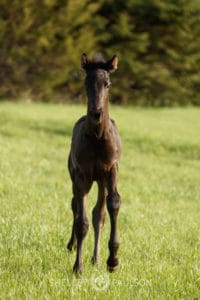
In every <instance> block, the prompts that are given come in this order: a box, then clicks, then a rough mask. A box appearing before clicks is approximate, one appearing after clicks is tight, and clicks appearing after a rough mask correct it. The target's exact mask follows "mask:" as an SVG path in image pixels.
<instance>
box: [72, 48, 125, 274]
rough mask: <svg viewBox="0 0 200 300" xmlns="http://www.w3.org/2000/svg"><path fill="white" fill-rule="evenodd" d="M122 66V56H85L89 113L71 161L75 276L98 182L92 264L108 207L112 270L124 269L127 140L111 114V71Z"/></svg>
mask: <svg viewBox="0 0 200 300" xmlns="http://www.w3.org/2000/svg"><path fill="white" fill-rule="evenodd" d="M117 65H118V58H117V56H113V58H112V59H111V60H109V61H107V62H105V61H103V60H101V61H89V60H88V59H87V56H86V54H82V56H81V66H82V68H83V69H84V70H85V72H86V80H85V86H86V91H87V98H88V104H87V115H86V116H83V117H82V118H80V119H79V120H78V121H77V123H76V124H75V126H74V129H73V136H72V143H71V150H70V154H69V159H68V168H69V173H70V176H71V180H72V189H73V198H72V211H73V216H74V221H73V226H72V234H71V238H70V240H69V243H68V245H67V248H68V249H69V250H70V251H71V250H72V248H73V247H76V246H77V253H76V261H75V263H74V267H73V271H74V272H75V273H78V272H81V271H82V268H83V264H82V244H83V239H84V238H85V236H86V234H87V231H88V227H89V223H88V219H87V216H86V200H87V194H88V192H89V191H90V188H91V186H92V183H93V181H97V184H98V200H97V203H96V205H95V207H94V209H93V212H92V222H93V227H94V240H95V243H94V252H93V257H92V263H93V264H95V263H96V264H97V265H99V263H100V261H99V239H100V231H101V228H102V227H103V224H104V219H105V213H106V205H107V210H108V213H109V216H110V224H111V233H110V240H109V243H108V246H109V257H108V260H107V267H108V270H109V271H110V272H112V271H114V270H115V269H116V268H117V265H118V258H117V250H118V247H119V242H118V237H117V216H118V211H119V207H120V195H119V194H118V191H117V172H118V167H117V164H118V160H119V158H120V154H121V140H120V136H119V133H118V131H117V128H116V126H115V123H114V121H113V120H111V119H110V118H109V112H108V90H109V86H110V78H109V73H110V72H112V71H114V70H115V69H117Z"/></svg>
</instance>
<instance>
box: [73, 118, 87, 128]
mask: <svg viewBox="0 0 200 300" xmlns="http://www.w3.org/2000/svg"><path fill="white" fill-rule="evenodd" d="M85 121H86V116H82V117H81V118H80V119H78V121H77V122H76V123H75V125H74V128H76V127H80V126H81V125H82V124H84V123H85Z"/></svg>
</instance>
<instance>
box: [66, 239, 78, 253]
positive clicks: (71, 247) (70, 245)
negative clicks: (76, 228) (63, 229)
mask: <svg viewBox="0 0 200 300" xmlns="http://www.w3.org/2000/svg"><path fill="white" fill-rule="evenodd" d="M67 249H68V250H69V251H70V252H71V251H72V250H73V249H76V244H74V243H73V242H71V241H69V243H68V244H67Z"/></svg>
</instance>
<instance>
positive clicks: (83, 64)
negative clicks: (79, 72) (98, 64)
mask: <svg viewBox="0 0 200 300" xmlns="http://www.w3.org/2000/svg"><path fill="white" fill-rule="evenodd" d="M87 64H88V59H87V54H85V53H83V54H82V55H81V67H82V68H83V69H85V67H86V65H87Z"/></svg>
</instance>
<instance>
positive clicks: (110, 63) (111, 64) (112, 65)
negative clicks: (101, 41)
mask: <svg viewBox="0 0 200 300" xmlns="http://www.w3.org/2000/svg"><path fill="white" fill-rule="evenodd" d="M107 66H108V71H109V72H114V71H115V70H117V67H118V57H117V55H114V56H113V58H112V59H111V60H109V61H108V62H107Z"/></svg>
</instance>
